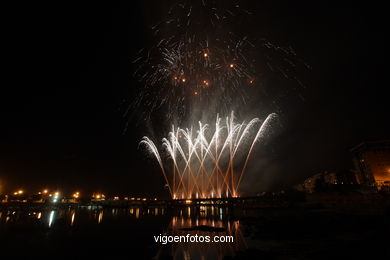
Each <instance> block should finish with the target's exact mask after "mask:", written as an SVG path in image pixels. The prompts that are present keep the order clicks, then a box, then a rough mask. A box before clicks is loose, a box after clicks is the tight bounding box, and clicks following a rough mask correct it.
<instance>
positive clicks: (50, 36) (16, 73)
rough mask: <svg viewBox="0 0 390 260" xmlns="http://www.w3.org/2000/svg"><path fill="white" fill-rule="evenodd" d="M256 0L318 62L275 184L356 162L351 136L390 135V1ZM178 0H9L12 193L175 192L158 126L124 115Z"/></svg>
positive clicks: (4, 101)
mask: <svg viewBox="0 0 390 260" xmlns="http://www.w3.org/2000/svg"><path fill="white" fill-rule="evenodd" d="M163 2H164V3H165V4H164V3H163ZM247 2H248V3H245V1H244V2H243V4H247V5H248V6H249V7H250V8H251V10H252V11H253V12H254V13H255V14H256V15H255V16H254V17H253V19H254V22H253V25H254V27H255V28H257V29H256V30H259V35H260V36H262V37H267V38H269V39H271V40H273V41H277V42H280V43H285V44H288V45H291V46H293V47H294V48H295V50H296V52H297V53H298V54H299V55H300V56H301V57H302V58H303V59H304V60H305V61H307V63H309V64H310V65H311V67H312V68H313V69H312V70H311V71H308V72H307V75H306V79H307V83H308V88H307V90H306V91H305V93H304V95H305V102H301V103H299V104H295V105H293V106H291V107H289V109H288V111H286V113H285V115H284V118H283V127H282V131H280V133H279V134H278V135H277V136H276V137H275V138H274V139H273V141H272V144H273V146H274V149H272V150H273V151H272V154H273V157H272V159H269V160H268V161H267V163H266V164H265V166H262V167H263V169H262V171H265V172H266V175H267V174H268V176H271V175H272V176H273V177H272V180H271V181H269V180H268V182H266V183H267V185H268V184H269V185H270V186H272V185H273V186H275V185H276V186H278V184H288V183H294V182H296V181H300V180H302V179H303V178H304V177H305V176H308V175H310V174H313V173H316V172H318V171H323V170H343V169H349V168H351V167H352V165H351V161H350V160H351V158H350V154H349V151H348V150H349V149H350V148H351V147H352V146H354V145H356V144H357V143H359V142H361V141H365V140H377V139H388V138H389V136H390V135H389V133H390V122H389V121H390V120H389V116H388V115H389V112H390V111H389V105H388V104H389V97H388V95H387V88H388V84H387V81H385V46H384V37H385V33H384V28H385V25H384V21H385V19H384V17H385V13H384V12H385V8H384V6H379V5H376V4H374V3H373V2H372V1H369V2H367V3H357V2H358V1H357V2H356V1H355V2H354V3H353V4H346V3H345V4H340V3H337V2H336V3H334V4H332V3H329V1H306V0H305V1H298V2H299V3H296V2H297V1H294V3H293V2H292V1H288V3H287V1H284V2H283V1H247ZM167 3H168V1H151V0H148V1H127V4H126V5H119V4H118V5H115V4H111V3H110V4H108V3H106V5H104V4H97V3H90V4H81V5H80V3H78V4H70V3H68V2H67V3H66V4H64V3H59V2H58V3H57V2H56V3H51V4H42V5H39V4H38V5H37V4H35V3H34V4H29V5H22V4H18V5H8V6H6V7H4V8H3V11H4V12H5V14H4V16H3V18H2V20H3V23H2V24H3V26H2V32H1V34H2V37H1V38H2V46H3V47H2V57H3V59H2V60H3V62H2V63H3V68H2V72H3V73H2V74H3V78H2V79H3V80H2V84H1V94H0V108H1V110H0V118H1V123H0V182H1V184H0V185H2V186H3V188H5V190H6V191H12V190H13V189H16V188H18V187H24V188H26V189H30V190H33V189H40V188H42V187H49V188H61V189H62V190H65V191H66V190H69V191H72V190H75V189H78V190H81V191H82V192H93V191H97V190H102V191H105V192H108V193H112V194H113V193H119V194H134V195H138V194H146V195H150V196H154V195H161V194H166V191H164V190H163V178H162V176H161V174H160V172H159V171H158V165H157V164H155V163H154V161H153V160H150V159H145V152H143V151H141V150H139V149H138V142H139V140H140V138H141V137H142V136H143V135H145V134H147V133H144V131H143V130H142V128H140V127H137V126H136V125H135V122H134V121H130V122H129V125H130V128H129V130H128V131H127V133H125V134H123V130H124V126H125V123H126V118H124V117H123V114H124V111H125V108H126V104H127V103H128V102H129V100H131V99H132V98H133V97H132V94H133V89H134V86H135V80H134V79H133V78H132V73H133V70H134V68H133V67H132V64H131V61H132V59H133V58H134V57H135V55H136V53H137V51H138V50H139V49H141V48H142V47H144V46H145V45H147V43H148V41H150V35H149V34H148V32H147V28H148V27H149V26H150V25H152V24H153V23H154V22H157V21H158V20H159V19H161V18H163V16H164V12H165V11H164V10H167V6H168V4H167ZM124 101H125V103H123V102H124ZM286 107H288V104H287V105H286ZM267 171H268V173H267ZM267 185H265V186H267Z"/></svg>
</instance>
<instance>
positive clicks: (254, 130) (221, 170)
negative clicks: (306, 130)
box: [140, 112, 277, 199]
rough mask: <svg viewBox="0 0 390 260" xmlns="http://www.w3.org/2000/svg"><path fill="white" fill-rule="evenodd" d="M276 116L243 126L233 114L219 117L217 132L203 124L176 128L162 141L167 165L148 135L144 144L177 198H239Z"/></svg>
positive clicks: (143, 140) (216, 126)
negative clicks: (252, 159)
mask: <svg viewBox="0 0 390 260" xmlns="http://www.w3.org/2000/svg"><path fill="white" fill-rule="evenodd" d="M276 117H277V116H276V114H270V115H268V117H267V118H266V119H265V120H264V121H263V122H262V121H260V120H259V119H258V118H254V119H252V120H251V121H250V122H249V123H247V124H246V123H245V122H243V123H241V124H239V123H236V122H234V115H233V112H232V113H231V116H230V117H226V119H225V121H224V123H223V121H222V119H221V118H220V117H219V116H218V115H217V119H216V122H215V127H214V128H213V131H212V129H211V127H210V126H209V125H207V124H203V123H202V122H199V126H198V128H197V129H196V130H194V128H193V127H191V128H190V129H188V128H187V129H182V128H179V127H175V126H172V131H171V132H169V134H168V137H167V138H163V139H162V146H163V148H164V151H165V152H166V153H167V154H168V155H169V158H170V159H169V160H168V161H167V162H166V163H164V162H163V160H162V158H161V155H160V152H159V151H158V149H157V147H156V145H155V144H154V142H153V141H152V140H151V139H149V138H148V137H147V136H145V137H143V139H142V141H141V142H140V145H144V146H146V147H147V149H148V150H149V152H150V153H151V154H153V155H154V157H155V158H156V159H157V161H158V163H159V165H160V168H161V170H162V173H163V175H164V179H165V181H166V183H167V185H168V187H169V191H170V193H171V196H172V198H173V199H190V198H221V197H238V196H239V185H240V183H241V180H242V178H243V176H244V173H245V171H246V168H247V165H248V161H249V160H250V157H251V154H252V152H253V149H254V147H255V145H256V143H257V142H259V141H260V140H261V139H262V138H263V137H264V136H265V135H266V133H267V130H268V128H269V127H270V123H271V121H272V120H274V119H275V118H276ZM167 169H168V170H167Z"/></svg>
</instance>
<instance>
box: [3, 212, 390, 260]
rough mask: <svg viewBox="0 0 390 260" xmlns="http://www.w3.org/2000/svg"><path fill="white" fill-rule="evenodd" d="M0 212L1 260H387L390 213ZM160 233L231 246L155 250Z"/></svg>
mask: <svg viewBox="0 0 390 260" xmlns="http://www.w3.org/2000/svg"><path fill="white" fill-rule="evenodd" d="M0 212H1V213H0V214H1V215H0V247H1V249H2V250H1V258H2V259H6V258H5V257H6V256H7V257H12V258H13V259H18V258H24V259H27V258H29V259H56V258H63V257H69V258H76V259H78V258H85V259H153V258H154V259H334V258H337V259H338V258H344V259H362V258H366V259H373V258H376V257H380V258H381V259H385V258H384V257H388V256H390V253H389V248H390V247H389V242H390V233H389V231H390V211H389V208H388V207H387V206H384V205H383V206H376V207H369V206H367V205H352V206H351V205H350V207H332V208H325V207H316V206H310V207H309V206H305V207H302V206H296V207H286V208H258V209H251V210H245V211H243V212H240V213H239V214H232V213H231V212H229V210H228V209H226V208H218V207H215V206H214V207H211V206H207V207H206V206H197V207H183V208H180V209H175V210H173V209H171V210H167V209H164V208H149V209H147V208H127V209H118V208H110V209H102V208H92V207H90V208H88V207H87V208H79V209H50V208H48V209H46V210H43V211H39V212H38V211H30V210H18V211H13V210H7V209H2V210H1V211H0ZM197 227H202V228H197ZM207 227H209V228H207ZM159 234H170V235H186V234H191V235H195V234H198V235H233V236H234V239H235V240H234V242H233V243H214V244H213V243H168V244H166V245H162V244H161V243H156V242H155V241H154V236H158V235H159ZM37 257H38V258H37Z"/></svg>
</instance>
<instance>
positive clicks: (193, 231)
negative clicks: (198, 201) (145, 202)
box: [155, 206, 246, 259]
mask: <svg viewBox="0 0 390 260" xmlns="http://www.w3.org/2000/svg"><path fill="white" fill-rule="evenodd" d="M184 211H185V212H186V213H187V214H183V210H180V211H179V212H178V213H179V214H176V215H174V216H172V219H171V222H170V223H169V226H168V228H167V231H166V233H165V234H164V235H168V236H179V237H180V236H181V237H183V236H184V237H186V236H188V235H190V236H198V237H199V236H203V237H205V236H210V238H211V239H213V237H214V236H232V237H233V239H234V242H232V243H227V242H226V243H222V242H219V243H216V242H214V243H211V242H204V243H202V242H198V243H196V242H194V243H191V242H187V241H185V242H183V241H184V239H183V241H182V242H177V243H167V244H166V245H162V246H161V248H160V249H159V251H158V252H157V254H156V256H155V258H156V259H165V258H173V259H223V258H224V257H226V256H234V255H235V252H237V251H238V250H243V249H245V248H246V244H245V240H244V236H243V234H242V232H241V229H240V222H239V221H238V220H235V221H230V220H227V219H224V218H223V215H224V214H226V209H224V208H219V207H213V206H200V207H187V208H186V210H184Z"/></svg>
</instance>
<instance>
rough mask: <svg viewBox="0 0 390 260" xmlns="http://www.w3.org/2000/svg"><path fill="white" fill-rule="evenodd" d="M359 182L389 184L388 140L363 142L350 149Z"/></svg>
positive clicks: (389, 159)
mask: <svg viewBox="0 0 390 260" xmlns="http://www.w3.org/2000/svg"><path fill="white" fill-rule="evenodd" d="M351 152H352V154H353V161H354V165H355V171H356V173H355V174H356V179H357V181H358V183H359V184H362V185H367V186H377V187H378V188H379V189H381V188H385V187H384V186H390V140H385V141H377V142H364V143H361V144H359V145H357V146H355V147H354V148H352V149H351Z"/></svg>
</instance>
